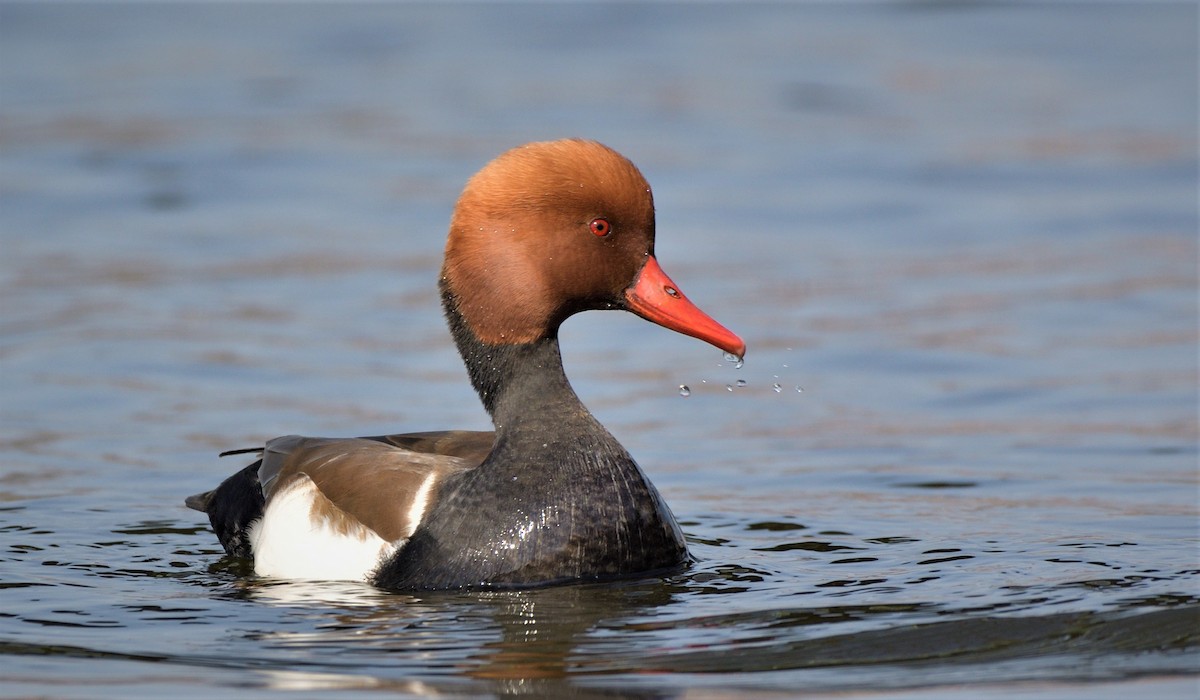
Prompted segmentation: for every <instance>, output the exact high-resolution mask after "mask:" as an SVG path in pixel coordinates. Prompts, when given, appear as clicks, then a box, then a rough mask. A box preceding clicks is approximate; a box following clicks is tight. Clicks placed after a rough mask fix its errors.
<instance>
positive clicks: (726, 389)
mask: <svg viewBox="0 0 1200 700" xmlns="http://www.w3.org/2000/svg"><path fill="white" fill-rule="evenodd" d="M725 391H733V385H732V384H726V385H725Z"/></svg>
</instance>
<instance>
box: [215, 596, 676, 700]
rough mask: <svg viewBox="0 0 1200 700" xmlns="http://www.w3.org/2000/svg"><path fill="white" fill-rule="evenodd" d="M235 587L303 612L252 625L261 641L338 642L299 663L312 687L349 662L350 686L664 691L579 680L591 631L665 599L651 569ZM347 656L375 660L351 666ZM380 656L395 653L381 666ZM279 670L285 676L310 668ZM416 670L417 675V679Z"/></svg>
mask: <svg viewBox="0 0 1200 700" xmlns="http://www.w3.org/2000/svg"><path fill="white" fill-rule="evenodd" d="M238 596H239V597H244V598H247V599H250V600H256V601H263V602H268V603H270V604H272V605H277V606H282V607H284V608H287V609H288V610H289V613H290V614H294V615H296V616H298V617H300V618H302V619H303V620H307V621H309V622H310V624H308V625H288V624H282V625H273V627H272V631H270V632H268V633H265V634H261V633H260V634H255V635H254V636H255V637H256V641H257V642H258V643H260V644H265V645H267V646H269V647H273V648H280V649H283V648H286V649H288V650H290V651H291V652H296V651H299V650H305V651H307V652H309V653H314V652H320V651H321V650H326V651H331V652H336V656H337V659H336V661H337V663H336V665H332V666H326V667H324V668H312V667H309V668H306V669H304V671H305V673H311V672H318V673H316V675H313V677H314V678H316V677H319V678H320V680H319V682H318V683H316V684H315V685H316V686H319V687H314V688H313V689H328V688H329V687H330V683H331V679H330V674H331V673H332V674H337V673H346V672H348V675H347V678H346V680H347V681H349V682H351V685H354V686H356V687H362V686H363V684H364V683H366V684H367V685H370V686H372V687H394V686H395V687H398V686H399V685H403V687H404V690H405V692H408V693H412V692H413V689H414V688H418V687H419V688H426V689H428V691H429V693H428V694H441V693H443V692H462V691H463V690H464V684H465V685H466V686H468V687H469V689H470V690H472V691H475V690H478V691H483V692H488V693H493V694H498V695H504V696H516V695H530V696H542V695H549V696H564V695H566V696H570V697H611V696H613V695H614V694H619V695H620V696H621V697H645V698H656V697H662V696H663V692H661V691H660V690H656V689H645V690H632V691H631V689H630V688H629V687H628V686H625V687H623V688H621V691H620V692H619V693H617V692H616V691H615V690H608V689H603V688H589V687H586V686H584V685H580V684H579V682H580V681H582V680H584V679H585V678H587V677H588V676H589V675H592V674H591V673H589V670H590V668H591V667H593V666H594V664H593V663H590V661H591V662H594V661H595V660H596V659H595V658H594V657H596V654H597V649H598V648H600V649H602V648H603V647H604V646H606V645H605V644H604V643H603V641H602V640H598V639H597V638H596V634H597V633H598V634H599V635H600V636H603V635H604V634H605V631H604V630H606V629H610V628H613V627H615V626H617V625H618V624H619V623H620V621H622V620H625V619H630V618H635V617H645V616H646V615H647V614H648V613H647V611H648V610H650V609H652V608H657V607H660V606H665V605H669V604H670V603H671V602H672V601H673V600H674V597H675V592H674V591H673V590H672V588H671V587H669V586H668V585H666V584H664V583H663V581H661V580H659V579H650V580H644V581H631V582H620V583H612V584H588V585H570V586H556V587H551V588H543V589H533V590H514V591H485V592H445V593H441V592H439V593H422V594H419V595H412V594H398V593H389V592H386V591H382V590H380V589H378V588H374V587H372V586H369V585H366V584H356V583H345V582H291V581H289V582H268V581H262V580H259V581H248V582H246V585H245V586H244V587H242V588H241V589H240V591H239V593H238ZM317 615H319V616H320V617H319V619H318V618H316V617H315V616H317ZM289 627H293V629H288V628H289ZM295 627H300V629H294V628H295ZM598 641H599V642H600V643H599V644H598ZM615 643H617V640H614V644H615ZM585 647H586V649H587V654H586V655H585V654H584V652H583V651H582V650H583V649H584V648H585ZM356 649H357V650H358V652H359V653H356V652H355V650H356ZM385 654H386V656H385ZM356 657H361V661H362V662H364V663H368V664H371V665H372V667H371V668H369V669H365V668H354V665H355V664H354V662H355V659H356ZM589 657H590V661H589ZM380 658H388V659H392V660H394V661H395V665H389V666H387V667H384V668H380V667H378V664H379V660H380ZM318 666H320V664H318ZM280 670H281V672H282V674H281V675H279V677H280V678H281V679H283V678H286V683H287V685H288V687H289V688H293V689H294V688H295V687H296V685H297V683H300V684H303V683H304V678H305V677H307V676H306V675H305V673H296V672H292V671H293V669H280ZM414 677H419V678H420V679H421V682H420V683H417V684H415V685H414V681H413V678H414ZM367 678H369V679H370V681H369V682H367V680H366V679H367ZM439 679H444V682H442V681H439Z"/></svg>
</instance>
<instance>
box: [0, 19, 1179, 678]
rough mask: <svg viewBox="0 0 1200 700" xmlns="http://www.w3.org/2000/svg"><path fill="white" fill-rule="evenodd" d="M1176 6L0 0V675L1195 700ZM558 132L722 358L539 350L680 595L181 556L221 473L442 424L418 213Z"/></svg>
mask: <svg viewBox="0 0 1200 700" xmlns="http://www.w3.org/2000/svg"><path fill="white" fill-rule="evenodd" d="M1196 24H1197V17H1196V8H1195V6H1194V5H1190V4H1183V3H1181V4H1168V3H1157V4H1149V5H1147V4H1128V5H1124V4H1118V3H1105V4H1103V5H1100V6H1094V7H1093V6H1087V5H1080V4H1074V3H1059V4H1042V5H1033V6H1016V7H1010V6H988V5H983V6H981V5H974V4H966V5H959V4H954V3H915V4H903V3H901V4H889V5H867V6H855V7H852V8H841V7H835V6H822V5H807V4H803V5H796V6H775V5H763V6H744V5H739V6H737V7H734V6H721V5H716V6H703V7H695V6H676V5H649V6H625V5H583V6H576V5H561V6H560V5H550V6H520V5H506V6H503V7H497V8H485V7H478V6H454V7H440V6H433V5H429V6H426V5H397V6H392V5H362V6H357V5H341V4H339V5H336V6H334V5H330V6H325V5H303V6H296V7H292V6H289V7H287V8H283V7H278V6H272V5H258V6H242V5H214V6H210V5H185V6H158V5H128V6H127V5H87V6H66V5H56V4H51V5H41V4H3V5H0V249H2V250H3V256H0V257H2V260H3V262H0V289H2V290H3V291H2V296H0V299H2V300H3V301H2V306H0V399H2V400H0V416H2V418H0V430H2V433H0V533H3V534H2V535H0V549H2V552H3V553H2V554H0V559H2V564H0V585H2V586H3V605H0V650H2V652H3V656H0V658H2V659H3V666H2V667H0V679H2V680H3V684H2V686H0V687H3V694H5V695H20V696H54V697H79V698H84V697H104V698H107V697H116V696H121V697H146V698H151V697H153V698H158V697H163V696H167V695H169V696H171V697H176V698H186V697H206V698H207V697H211V696H213V695H214V694H217V693H223V692H230V691H233V692H235V693H236V694H237V695H238V696H239V697H256V696H265V695H273V694H275V693H276V692H277V691H279V690H306V691H310V694H315V695H317V696H322V697H324V696H330V695H338V696H363V697H366V696H372V695H378V696H384V695H386V696H389V697H395V696H421V695H430V694H436V693H440V694H447V695H452V696H453V695H473V696H477V695H481V694H482V695H487V694H492V695H517V694H530V695H547V696H564V695H578V696H585V697H592V696H612V695H619V696H631V695H633V696H639V695H640V696H647V697H671V696H680V695H682V696H688V697H754V696H761V697H779V696H792V695H794V694H796V693H800V692H803V693H811V694H818V695H819V694H827V693H842V694H850V695H851V696H854V697H860V696H866V697H887V698H947V697H952V698H959V697H971V698H999V697H1011V696H1012V695H1013V694H1019V695H1021V696H1022V697H1055V698H1057V697H1086V698H1118V697H1119V698H1124V697H1129V696H1130V695H1133V694H1141V695H1144V696H1147V697H1163V698H1191V697H1194V696H1195V693H1196V690H1197V687H1196V681H1197V675H1196V670H1197V668H1198V664H1200V653H1198V648H1200V639H1198V637H1200V633H1197V631H1196V630H1197V629H1200V624H1198V623H1200V601H1198V597H1200V585H1198V578H1200V576H1198V572H1200V556H1198V546H1197V545H1198V537H1197V535H1198V532H1197V529H1198V528H1197V523H1198V521H1197V388H1196V387H1197V374H1198V372H1197V267H1196V261H1197V212H1196V190H1197V174H1196V173H1197V170H1196V169H1197V156H1196V146H1197V144H1196V123H1197V115H1196V104H1197V95H1196V89H1197V88H1196V85H1197V74H1196V73H1197V68H1196V66H1197V47H1196V43H1197V42H1196V32H1195V27H1196ZM562 135H585V136H590V137H594V138H598V139H600V140H602V141H605V142H608V143H610V144H611V145H613V146H614V147H617V148H618V149H619V150H621V151H623V152H625V153H626V154H627V155H629V156H630V157H632V158H633V159H634V160H635V162H637V163H638V164H639V165H640V166H641V168H642V169H643V171H644V172H645V174H646V175H647V177H648V179H649V180H650V182H651V183H652V184H653V186H654V188H655V197H656V202H657V205H658V210H659V239H658V244H657V254H658V257H659V260H660V261H661V262H662V264H663V267H664V269H666V270H667V272H668V273H669V274H670V275H671V276H672V278H673V279H675V280H677V281H678V282H679V284H680V285H681V290H682V291H683V292H685V293H686V294H687V295H688V297H689V298H691V299H692V300H694V301H695V302H696V303H697V304H698V305H699V306H701V308H703V309H705V310H706V311H707V312H709V313H710V314H711V315H712V316H713V317H714V318H716V319H718V320H719V321H721V322H722V323H723V324H725V325H727V326H728V327H730V328H731V329H732V330H734V331H735V332H737V333H739V334H740V335H741V336H742V337H743V338H745V340H746V341H747V344H748V346H749V351H748V353H747V358H746V363H745V366H744V367H742V368H741V369H740V370H736V369H735V368H734V367H733V366H732V365H731V364H730V363H728V362H720V361H719V360H720V358H719V356H718V355H716V354H714V353H715V351H713V350H712V349H711V348H709V347H707V346H705V345H703V343H700V342H698V341H695V340H693V339H690V338H685V337H682V336H676V335H674V334H671V333H668V332H666V331H663V330H661V329H657V328H654V327H652V326H650V325H648V324H646V323H645V322H643V321H640V320H639V319H636V318H633V317H631V316H628V315H622V314H600V313H593V314H589V315H585V316H581V317H577V318H574V319H571V320H570V321H568V322H567V324H566V325H565V326H564V328H563V347H564V352H565V354H566V357H565V360H566V364H567V371H568V373H569V375H570V376H571V377H572V380H573V382H574V384H575V386H576V388H577V390H578V391H579V393H580V394H581V396H582V397H583V398H584V400H585V402H586V403H587V404H588V405H589V406H590V407H591V408H592V409H593V411H594V412H595V413H596V415H597V416H598V417H599V418H600V419H601V420H602V421H603V422H604V423H605V424H606V425H607V426H608V427H609V428H610V429H611V430H612V431H613V432H614V434H616V435H617V436H618V437H619V438H620V439H621V440H622V442H623V443H624V444H625V445H626V447H628V448H629V449H630V451H631V452H632V453H633V454H634V455H635V456H636V457H637V458H638V460H639V462H640V463H641V465H642V467H643V468H644V469H645V470H646V471H647V472H648V473H649V474H650V476H651V478H652V479H653V480H654V482H655V484H656V485H657V486H658V487H659V489H660V490H661V491H662V492H663V494H664V496H665V498H666V499H667V501H668V502H669V503H670V504H671V507H672V509H673V510H674V512H675V514H676V515H677V517H678V518H679V520H680V522H681V523H682V525H683V527H684V529H685V531H686V533H687V535H688V538H689V541H690V543H691V549H692V552H693V554H694V555H695V557H696V559H697V561H696V564H695V565H694V566H693V567H692V568H691V569H689V570H688V571H686V572H684V573H682V574H679V575H677V576H673V577H669V578H667V579H665V580H660V579H649V580H637V581H629V582H625V583H621V584H614V585H605V586H567V587H560V588H554V589H548V590H539V591H526V592H509V593H489V594H462V593H443V594H436V595H421V596H407V595H396V594H389V593H386V592H381V591H377V590H373V589H371V588H369V587H366V586H361V585H352V584H345V583H336V584H334V583H330V584H304V585H298V584H291V583H281V582H276V581H269V580H259V579H256V578H255V577H254V576H253V575H251V574H250V573H249V572H248V571H246V570H245V567H244V565H242V564H240V563H238V562H234V561H229V560H225V559H222V558H221V556H220V549H219V547H218V545H217V543H216V541H215V538H214V537H213V536H212V534H211V533H210V532H209V530H208V528H207V527H206V526H205V525H204V523H202V522H201V521H200V519H199V518H198V517H197V516H196V514H195V513H193V512H191V511H188V510H187V509H185V508H184V507H183V505H182V499H183V497H184V496H186V495H188V494H191V493H195V492H197V491H201V490H204V489H207V488H210V487H211V486H212V485H213V484H215V483H216V482H217V481H218V480H220V479H221V478H223V477H224V476H225V475H227V474H228V473H231V472H232V471H233V470H234V469H235V468H237V467H238V466H239V465H240V464H241V463H242V462H240V461H238V460H239V458H235V457H230V458H226V459H223V460H218V459H217V458H216V457H215V455H216V453H217V452H219V451H222V450H227V449H234V448H239V447H246V446H251V445H253V444H255V443H261V441H262V440H263V439H265V438H268V437H273V436H276V435H281V434H287V433H292V432H299V433H305V434H310V435H366V434H378V433H381V432H387V431H397V430H425V429H437V428H445V427H459V428H482V427H486V418H485V416H484V414H483V411H482V409H481V408H480V407H479V405H478V401H477V400H476V399H475V397H474V396H473V395H472V393H471V391H470V388H469V386H468V384H467V381H466V377H465V372H464V371H463V370H462V367H461V365H460V363H459V361H458V359H457V358H456V357H455V356H454V353H453V350H452V348H451V346H450V343H449V338H448V335H447V333H446V331H445V329H444V328H443V325H442V321H441V318H440V315H439V311H438V308H437V299H436V293H435V288H434V282H435V279H436V271H437V267H438V264H439V257H440V251H441V246H442V243H443V236H444V233H445V229H446V221H447V219H448V216H449V213H450V208H451V206H452V203H453V200H454V198H455V196H456V195H457V192H458V189H459V188H460V187H461V186H462V183H463V182H464V181H465V180H466V178H467V177H469V176H470V174H471V173H472V172H474V170H475V169H477V168H478V167H479V166H481V165H482V164H483V162H485V161H486V160H487V159H489V158H490V157H492V156H493V155H495V154H496V153H499V152H500V151H502V150H504V149H505V148H507V147H509V146H512V145H514V144H517V143H521V142H524V141H527V140H533V139H539V138H549V137H557V136H562ZM739 380H742V381H745V382H746V384H747V386H745V387H742V388H741V389H739V390H737V391H726V390H725V386H726V385H730V386H732V385H733V384H734V383H735V382H737V381H739ZM774 385H779V386H780V387H787V388H790V387H796V391H790V390H789V391H780V392H776V391H772V390H768V387H773V386H774ZM680 386H687V387H691V391H690V394H691V395H690V397H689V398H688V399H687V400H686V401H685V400H683V399H681V397H680V396H679V393H680V391H679V390H678V389H677V387H680ZM800 387H803V388H804V390H803V391H801V390H800Z"/></svg>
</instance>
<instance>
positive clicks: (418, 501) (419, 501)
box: [404, 472, 437, 539]
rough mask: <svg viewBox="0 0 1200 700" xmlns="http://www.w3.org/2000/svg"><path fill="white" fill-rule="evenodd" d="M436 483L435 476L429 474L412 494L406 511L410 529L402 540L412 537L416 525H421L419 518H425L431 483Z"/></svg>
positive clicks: (431, 487)
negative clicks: (411, 500)
mask: <svg viewBox="0 0 1200 700" xmlns="http://www.w3.org/2000/svg"><path fill="white" fill-rule="evenodd" d="M435 481H437V474H435V473H434V472H430V473H429V475H428V476H426V477H425V480H424V481H422V482H421V486H420V488H418V489H417V492H416V493H414V494H413V502H412V506H411V507H409V509H408V522H409V523H411V529H410V530H409V531H408V532H406V533H404V538H405V539H408V538H409V537H412V534H413V532H415V531H416V529H417V525H420V524H421V518H423V517H425V508H426V507H428V506H429V492H430V490H432V489H433V482H435Z"/></svg>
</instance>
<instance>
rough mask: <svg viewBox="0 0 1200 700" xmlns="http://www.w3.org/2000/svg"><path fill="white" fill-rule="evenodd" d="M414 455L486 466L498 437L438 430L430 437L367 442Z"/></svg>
mask: <svg viewBox="0 0 1200 700" xmlns="http://www.w3.org/2000/svg"><path fill="white" fill-rule="evenodd" d="M366 439H367V440H376V441H378V442H384V443H387V444H389V445H395V446H396V447H403V448H404V449H406V450H413V451H414V452H426V453H429V454H439V455H450V456H453V457H462V458H463V459H466V460H471V461H473V462H475V464H476V466H478V465H479V464H480V463H482V462H483V460H484V458H486V457H487V456H488V453H490V452H491V451H492V443H494V442H495V440H496V434H495V433H493V432H492V431H490V430H487V431H484V430H435V431H431V432H427V433H402V434H399V435H380V436H378V437H370V438H366Z"/></svg>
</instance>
